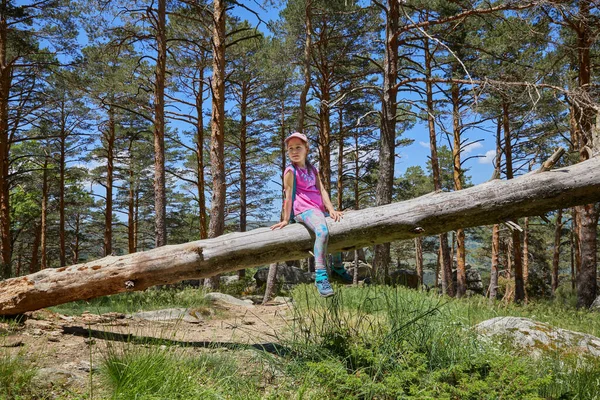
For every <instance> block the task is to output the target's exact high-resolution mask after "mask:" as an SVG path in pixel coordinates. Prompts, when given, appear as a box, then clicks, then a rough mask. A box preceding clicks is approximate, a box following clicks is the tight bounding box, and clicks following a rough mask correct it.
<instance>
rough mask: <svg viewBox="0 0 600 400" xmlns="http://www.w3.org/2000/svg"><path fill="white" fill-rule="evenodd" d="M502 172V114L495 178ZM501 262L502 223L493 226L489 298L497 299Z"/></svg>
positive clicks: (498, 124) (499, 125)
mask: <svg viewBox="0 0 600 400" xmlns="http://www.w3.org/2000/svg"><path fill="white" fill-rule="evenodd" d="M501 173H502V116H501V115H500V116H499V117H498V122H497V124H496V159H495V163H494V178H495V179H500V175H501ZM499 264H500V225H498V224H494V226H493V227H492V265H491V271H490V286H489V298H490V300H491V299H495V298H496V297H497V295H498V265H499Z"/></svg>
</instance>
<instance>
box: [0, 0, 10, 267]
mask: <svg viewBox="0 0 600 400" xmlns="http://www.w3.org/2000/svg"><path fill="white" fill-rule="evenodd" d="M3 7H6V4H5V3H4V4H3ZM7 46H8V24H7V20H6V14H5V13H0V237H1V240H0V251H1V254H0V255H1V260H0V261H1V263H2V268H1V269H2V277H3V278H9V277H10V276H11V272H12V271H11V241H12V240H11V232H10V198H9V194H10V193H9V182H8V173H9V167H8V165H9V159H8V158H9V152H10V143H9V132H8V117H9V97H10V87H11V80H12V64H9V63H7Z"/></svg>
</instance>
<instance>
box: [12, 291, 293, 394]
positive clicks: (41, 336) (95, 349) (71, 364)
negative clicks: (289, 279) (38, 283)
mask: <svg viewBox="0 0 600 400" xmlns="http://www.w3.org/2000/svg"><path fill="white" fill-rule="evenodd" d="M204 311H205V312H204V314H205V315H206V316H205V317H202V316H201V315H200V316H199V319H198V320H197V321H194V322H187V321H186V320H184V319H179V320H170V321H169V320H162V321H160V320H159V321H152V320H146V319H140V318H137V317H132V316H130V315H125V314H121V313H114V312H113V313H106V314H101V315H98V314H92V313H89V312H84V313H83V314H82V315H80V316H66V315H62V314H59V313H56V312H53V311H51V310H40V311H35V312H32V313H28V314H27V319H26V320H25V321H21V322H19V323H5V322H0V351H2V350H4V352H3V353H4V354H6V352H8V353H9V354H10V355H12V356H15V357H26V358H28V359H30V360H31V361H32V362H33V363H34V364H35V366H36V368H38V369H40V370H41V371H42V372H43V377H41V378H40V380H41V381H40V382H38V384H41V385H44V386H46V385H47V386H48V387H47V389H49V390H53V388H54V389H58V386H60V387H62V388H63V389H64V387H65V386H68V387H70V390H75V392H74V394H75V393H77V394H79V395H82V394H83V393H85V392H87V391H89V390H90V382H93V380H92V379H91V375H96V374H90V372H91V371H94V372H95V371H97V370H98V368H99V366H100V365H101V362H102V360H103V359H104V358H105V357H106V356H107V354H110V349H111V347H112V348H115V347H117V346H119V345H121V346H123V345H125V346H127V345H128V344H129V345H130V344H131V343H136V344H139V343H142V344H143V343H149V342H152V339H153V338H156V339H163V340H164V339H167V340H169V341H170V344H178V342H180V343H181V345H182V347H185V348H186V349H189V350H190V351H198V352H201V351H207V350H206V348H207V347H208V348H210V349H211V351H215V350H217V351H227V350H228V349H229V348H231V347H230V344H233V345H234V346H235V345H236V344H237V345H253V344H266V343H278V342H279V340H280V338H281V335H282V334H283V332H285V331H286V327H287V326H289V324H290V321H292V320H293V310H292V307H291V305H290V304H289V303H285V302H272V303H270V304H268V305H264V306H263V305H255V306H251V307H248V306H240V305H234V304H224V303H215V305H213V306H211V308H210V309H209V310H208V311H209V312H206V311H207V310H204ZM197 314H198V315H199V313H197ZM73 331H75V332H76V333H75V334H73ZM69 332H70V333H69ZM103 338H104V339H103ZM108 338H110V339H108ZM115 338H117V340H115ZM124 343H125V344H124ZM153 345H161V344H160V343H156V342H155V343H154V344H153ZM146 346H149V345H148V344H146ZM94 379H95V378H94ZM93 385H94V386H97V383H93ZM92 390H93V389H92ZM100 391H101V389H100ZM61 392H62V389H61ZM63 393H64V392H63ZM84 396H85V395H84ZM85 397H87V396H85Z"/></svg>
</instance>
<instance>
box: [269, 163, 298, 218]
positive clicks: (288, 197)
mask: <svg viewBox="0 0 600 400" xmlns="http://www.w3.org/2000/svg"><path fill="white" fill-rule="evenodd" d="M293 186H294V172H293V171H288V172H287V173H286V174H285V176H284V177H283V189H284V191H285V200H284V201H283V220H282V221H281V222H279V223H277V224H275V225H273V226H271V229H281V228H283V227H284V226H286V225H287V224H289V223H290V214H291V213H292V189H293Z"/></svg>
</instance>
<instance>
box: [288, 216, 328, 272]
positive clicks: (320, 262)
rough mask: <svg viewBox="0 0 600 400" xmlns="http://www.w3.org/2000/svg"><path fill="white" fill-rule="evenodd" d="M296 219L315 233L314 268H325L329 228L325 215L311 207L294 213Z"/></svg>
mask: <svg viewBox="0 0 600 400" xmlns="http://www.w3.org/2000/svg"><path fill="white" fill-rule="evenodd" d="M296 219H297V220H298V222H302V223H303V224H304V225H306V226H307V227H308V228H309V229H310V230H312V231H313V232H314V233H315V246H314V255H315V270H319V269H321V270H325V257H326V255H327V242H328V241H329V229H327V223H326V222H325V216H324V215H323V213H322V212H321V210H316V209H311V210H307V211H305V212H303V213H302V214H299V215H296Z"/></svg>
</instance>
